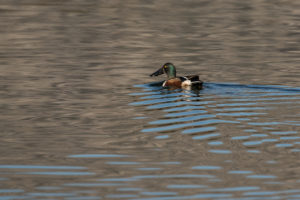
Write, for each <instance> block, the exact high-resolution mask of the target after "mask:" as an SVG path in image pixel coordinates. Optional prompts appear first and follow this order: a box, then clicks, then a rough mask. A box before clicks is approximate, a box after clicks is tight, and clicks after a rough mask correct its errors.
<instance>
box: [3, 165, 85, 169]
mask: <svg viewBox="0 0 300 200" xmlns="http://www.w3.org/2000/svg"><path fill="white" fill-rule="evenodd" d="M0 169H59V170H68V169H69V170H73V169H86V167H78V166H47V165H45V166H43V165H0Z"/></svg>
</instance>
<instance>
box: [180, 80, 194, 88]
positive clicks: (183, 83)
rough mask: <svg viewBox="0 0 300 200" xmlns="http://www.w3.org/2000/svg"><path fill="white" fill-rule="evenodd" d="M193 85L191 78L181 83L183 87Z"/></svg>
mask: <svg viewBox="0 0 300 200" xmlns="http://www.w3.org/2000/svg"><path fill="white" fill-rule="evenodd" d="M191 85H192V82H191V81H190V80H185V81H183V82H182V83H181V86H182V87H185V86H191Z"/></svg>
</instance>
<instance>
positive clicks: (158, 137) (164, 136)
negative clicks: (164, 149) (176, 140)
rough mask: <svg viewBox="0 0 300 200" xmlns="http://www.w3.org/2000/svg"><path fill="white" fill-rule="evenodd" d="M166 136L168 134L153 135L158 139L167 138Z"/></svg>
mask: <svg viewBox="0 0 300 200" xmlns="http://www.w3.org/2000/svg"><path fill="white" fill-rule="evenodd" d="M167 138H169V135H159V136H156V137H155V139H158V140H162V139H167Z"/></svg>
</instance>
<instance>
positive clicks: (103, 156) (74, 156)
mask: <svg viewBox="0 0 300 200" xmlns="http://www.w3.org/2000/svg"><path fill="white" fill-rule="evenodd" d="M68 157H69V158H124V157H130V156H129V155H121V154H77V155H69V156H68Z"/></svg>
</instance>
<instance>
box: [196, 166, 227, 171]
mask: <svg viewBox="0 0 300 200" xmlns="http://www.w3.org/2000/svg"><path fill="white" fill-rule="evenodd" d="M192 169H197V170H220V169H222V167H220V166H209V165H200V166H194V167H192Z"/></svg>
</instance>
